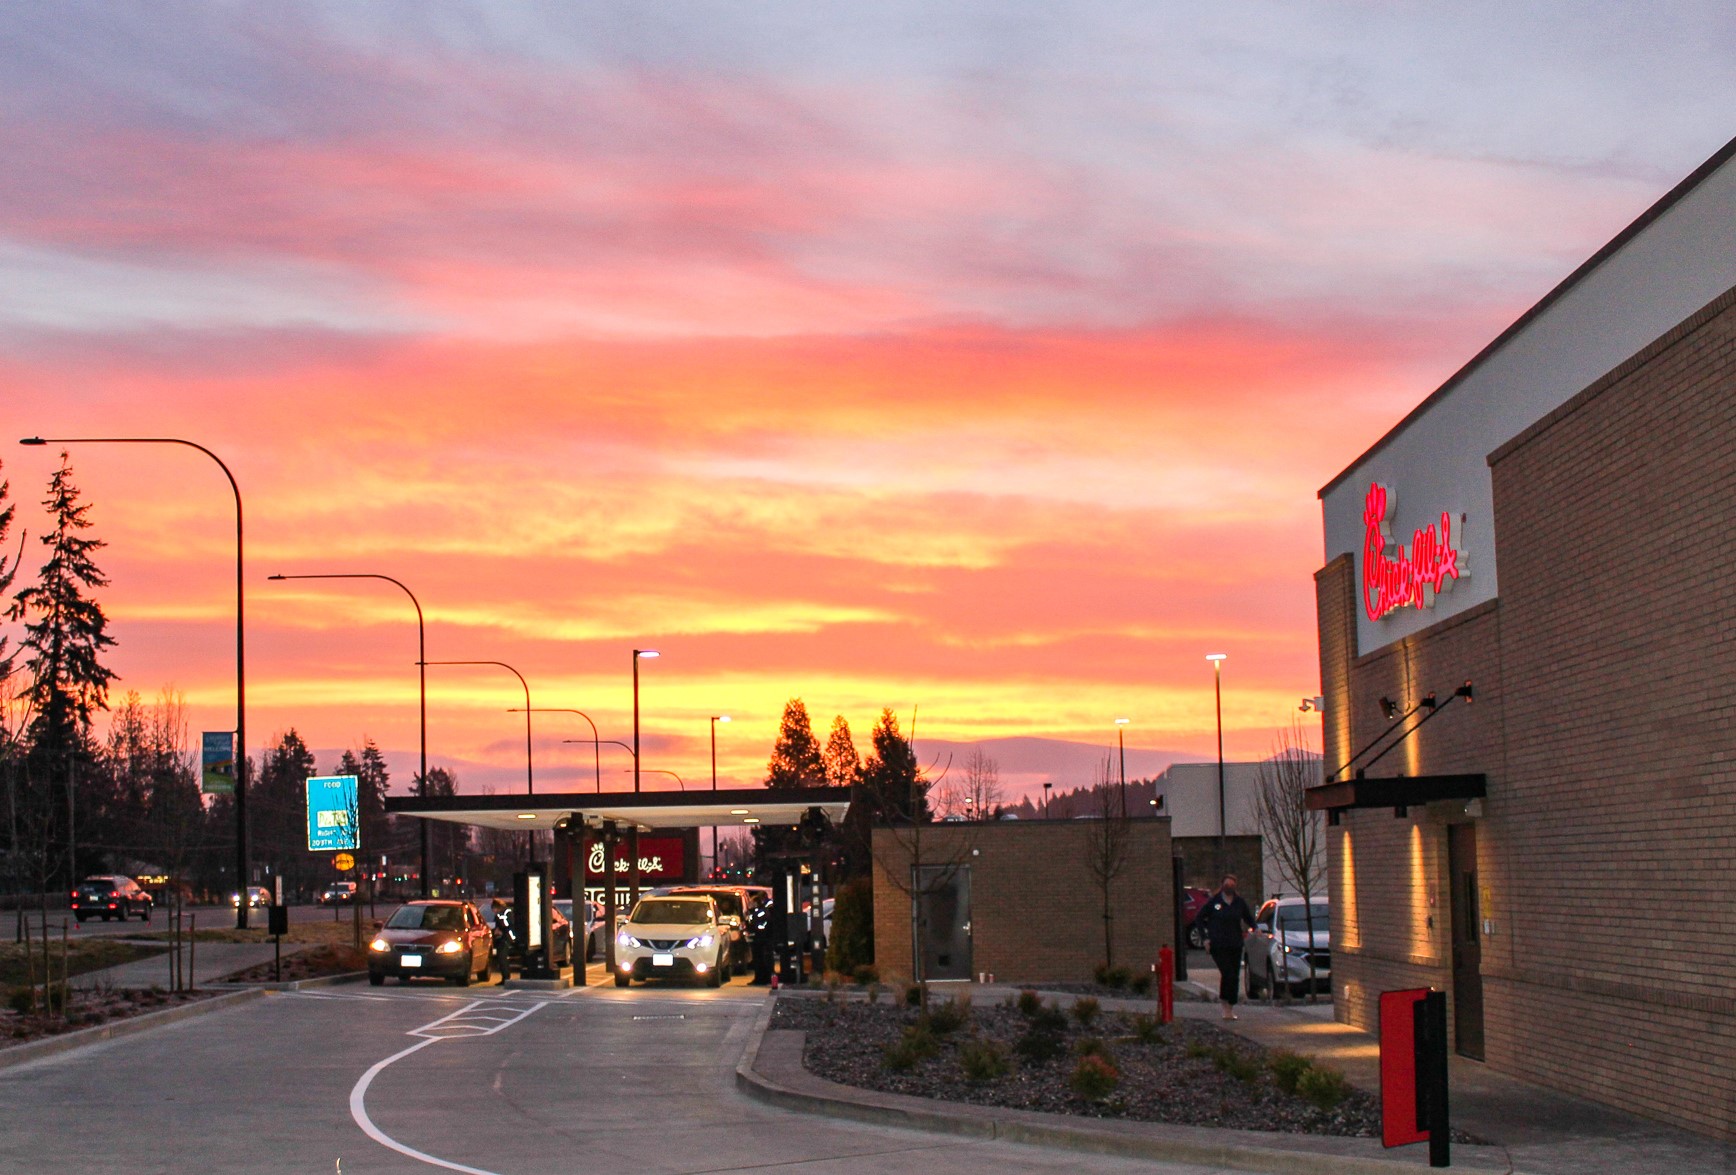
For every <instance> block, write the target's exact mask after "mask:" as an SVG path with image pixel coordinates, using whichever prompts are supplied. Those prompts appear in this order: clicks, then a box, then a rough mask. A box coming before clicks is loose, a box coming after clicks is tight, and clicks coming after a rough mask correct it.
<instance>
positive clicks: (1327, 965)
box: [1242, 897, 1332, 998]
mask: <svg viewBox="0 0 1736 1175" xmlns="http://www.w3.org/2000/svg"><path fill="white" fill-rule="evenodd" d="M1309 906H1312V907H1313V915H1314V936H1313V947H1312V961H1313V968H1312V977H1313V980H1314V987H1315V990H1316V991H1330V990H1332V929H1331V927H1332V920H1331V907H1330V906H1329V905H1328V903H1327V902H1326V901H1325V900H1324V899H1319V898H1316V899H1315V900H1314V901H1313V902H1310V903H1304V902H1303V901H1302V899H1301V898H1296V897H1291V898H1285V897H1280V898H1274V899H1273V900H1271V901H1269V902H1267V903H1266V904H1265V905H1263V906H1261V907H1260V910H1259V912H1258V913H1257V914H1255V915H1254V929H1253V931H1252V932H1251V933H1249V935H1248V938H1247V941H1246V942H1245V943H1244V944H1243V947H1242V951H1243V954H1244V956H1245V958H1244V960H1243V961H1244V963H1245V964H1246V966H1245V968H1244V970H1246V972H1247V975H1248V978H1247V987H1248V995H1249V997H1250V998H1252V997H1257V996H1262V995H1265V994H1266V993H1267V992H1276V991H1277V990H1278V988H1279V986H1280V985H1282V986H1283V987H1286V988H1288V989H1289V990H1290V991H1291V992H1292V993H1297V992H1306V991H1307V990H1308V980H1309V978H1310V968H1309V961H1310V953H1311V952H1310V946H1309V935H1308V908H1309Z"/></svg>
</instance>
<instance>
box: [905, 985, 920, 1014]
mask: <svg viewBox="0 0 1736 1175" xmlns="http://www.w3.org/2000/svg"><path fill="white" fill-rule="evenodd" d="M904 1002H905V1003H906V1004H907V1005H909V1006H910V1007H912V1008H920V1007H921V1006H922V984H920V983H913V984H911V985H910V986H909V987H907V988H905V989H904Z"/></svg>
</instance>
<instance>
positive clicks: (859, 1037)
mask: <svg viewBox="0 0 1736 1175" xmlns="http://www.w3.org/2000/svg"><path fill="white" fill-rule="evenodd" d="M771 1027H772V1028H773V1029H796V1030H799V1031H802V1032H805V1033H806V1034H807V1036H806V1044H805V1048H804V1052H803V1063H804V1065H805V1066H806V1068H807V1069H808V1070H809V1071H810V1072H812V1073H814V1074H816V1075H817V1076H820V1077H823V1078H825V1079H827V1080H829V1081H835V1082H838V1083H840V1084H843V1085H852V1086H857V1087H859V1088H863V1089H873V1090H880V1091H883V1092H886V1093H898V1094H907V1095H913V1096H916V1097H926V1098H937V1099H942V1100H946V1101H956V1102H968V1103H973V1104H976V1105H984V1106H998V1107H1003V1108H1007V1109H1017V1110H1039V1111H1045V1112H1049V1113H1060V1114H1072V1115H1078V1116H1087V1117H1094V1118H1124V1119H1130V1120H1136V1121H1145V1122H1166V1123H1172V1124H1175V1125H1185V1126H1207V1127H1219V1128H1231V1129H1238V1130H1264V1131H1276V1132H1288V1133H1305V1134H1328V1135H1340V1136H1349V1137H1357V1138H1370V1137H1379V1135H1380V1106H1379V1103H1378V1101H1377V1100H1376V1099H1375V1098H1373V1097H1372V1096H1370V1095H1369V1094H1367V1093H1364V1092H1362V1091H1361V1090H1358V1089H1355V1088H1352V1087H1351V1086H1349V1085H1348V1084H1346V1083H1345V1080H1344V1078H1343V1075H1342V1074H1340V1073H1338V1072H1337V1071H1336V1070H1333V1069H1330V1068H1327V1067H1324V1066H1317V1065H1314V1064H1312V1063H1310V1062H1309V1061H1308V1059H1307V1058H1304V1057H1301V1056H1299V1055H1297V1054H1294V1053H1287V1052H1281V1051H1269V1050H1267V1049H1265V1048H1262V1047H1261V1046H1260V1045H1258V1044H1255V1043H1254V1042H1252V1041H1249V1040H1246V1039H1244V1038H1242V1037H1239V1036H1237V1035H1235V1034H1234V1033H1231V1032H1228V1031H1226V1030H1224V1029H1222V1028H1219V1027H1217V1026H1216V1025H1214V1024H1211V1023H1208V1022H1205V1021H1200V1020H1188V1019H1178V1020H1176V1021H1174V1022H1173V1023H1170V1024H1167V1025H1160V1024H1158V1023H1157V1020H1156V1018H1155V1017H1153V1016H1146V1015H1134V1014H1128V1013H1122V1012H1099V1011H1098V1007H1097V1002H1096V1001H1095V1000H1092V999H1089V998H1086V999H1080V1000H1078V1001H1076V1002H1075V1003H1074V1005H1073V1007H1072V1008H1071V1009H1070V1010H1062V1009H1061V1008H1059V1007H1057V1006H1056V1005H1055V1004H1053V1003H1048V1002H1045V1001H1043V1000H1041V999H1040V998H1039V997H1038V996H1037V994H1036V993H1035V992H1023V993H1021V994H1020V995H1019V996H1017V997H1014V998H1010V999H1008V1000H1007V1001H1006V1002H1005V1003H1003V1004H998V1005H995V1006H992V1007H990V1006H982V1007H973V1006H971V1004H970V1002H969V1000H968V998H963V999H943V998H941V997H938V996H936V997H932V998H931V999H930V1002H929V1009H928V1011H926V1012H924V1011H922V1010H921V1009H919V1008H916V1007H911V1006H908V1005H903V1004H893V1003H883V1002H880V1001H879V1000H875V1001H873V1002H868V1001H862V1000H846V999H840V998H836V996H832V997H827V998H815V997H813V996H809V995H802V996H796V995H792V996H788V997H785V998H782V999H780V1000H779V1001H778V1003H777V1007H776V1010H775V1012H774V1014H773V1017H772V1021H771ZM1455 1133H1457V1132H1455ZM1465 1141H1470V1140H1469V1138H1468V1137H1467V1138H1466V1139H1465Z"/></svg>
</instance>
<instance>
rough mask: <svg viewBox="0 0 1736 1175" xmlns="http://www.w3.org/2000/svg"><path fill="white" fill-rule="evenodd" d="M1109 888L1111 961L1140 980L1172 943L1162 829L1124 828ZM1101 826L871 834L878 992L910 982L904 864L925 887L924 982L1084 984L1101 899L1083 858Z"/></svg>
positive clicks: (1095, 947)
mask: <svg viewBox="0 0 1736 1175" xmlns="http://www.w3.org/2000/svg"><path fill="white" fill-rule="evenodd" d="M1122 827H1123V828H1125V830H1126V838H1127V839H1126V842H1125V850H1126V851H1125V858H1124V861H1125V863H1124V865H1123V867H1122V869H1121V872H1120V873H1119V874H1117V875H1116V876H1115V878H1114V879H1113V880H1112V882H1111V883H1110V885H1111V888H1110V901H1111V909H1112V910H1113V911H1114V917H1113V921H1112V925H1111V933H1112V935H1113V942H1114V949H1115V963H1116V964H1117V965H1120V966H1126V967H1128V968H1130V969H1133V970H1144V969H1147V968H1149V967H1150V966H1151V965H1152V964H1153V963H1155V962H1156V961H1157V952H1158V949H1159V948H1160V947H1163V946H1173V945H1174V940H1175V936H1174V933H1173V927H1174V924H1175V904H1174V903H1175V897H1174V891H1173V885H1172V878H1173V874H1174V869H1173V866H1172V864H1171V859H1170V840H1169V820H1168V819H1167V818H1163V817H1143V818H1139V819H1134V820H1129V821H1126V822H1125V824H1124V825H1123V826H1122ZM1103 833H1104V822H1103V821H1101V820H992V821H985V822H981V823H963V824H930V825H925V826H924V827H923V828H922V831H921V837H922V841H921V846H920V850H918V846H917V845H916V843H915V838H914V836H913V835H912V833H911V832H910V830H909V829H892V828H885V827H882V828H876V829H875V830H874V961H875V963H876V965H877V966H878V967H879V968H880V975H881V978H882V979H884V980H886V981H887V982H899V981H903V980H907V979H909V978H911V977H912V975H913V974H914V968H913V967H912V965H911V960H912V950H911V948H912V944H913V943H914V942H915V940H916V936H915V928H914V926H913V920H912V901H911V893H910V890H911V888H912V882H911V881H910V880H909V879H910V877H911V862H912V861H913V860H915V859H916V857H917V855H918V851H920V856H921V860H922V861H923V862H924V866H925V873H926V874H927V877H926V878H925V879H924V880H923V881H922V882H921V883H920V884H919V885H918V886H917V888H918V889H919V891H920V893H921V895H922V900H923V902H924V905H925V907H926V917H925V919H924V922H925V927H924V942H925V947H924V952H925V958H926V964H925V974H926V977H928V978H932V979H968V978H972V977H974V976H977V975H980V974H984V973H987V974H991V975H993V976H994V977H995V978H996V979H997V980H998V981H999V982H1002V983H1041V982H1051V983H1057V982H1064V983H1080V982H1086V981H1089V980H1090V979H1091V977H1092V973H1093V972H1094V971H1095V970H1096V968H1097V965H1098V964H1099V963H1101V962H1103V959H1104V953H1103V952H1104V940H1103V891H1102V889H1101V888H1100V887H1099V885H1098V884H1097V882H1096V881H1095V880H1094V879H1093V877H1092V874H1091V871H1090V868H1089V866H1088V863H1087V862H1088V860H1089V858H1090V856H1091V854H1092V853H1093V851H1094V850H1095V849H1096V848H1097V845H1098V843H1099V842H1096V840H1095V838H1098V837H1101V836H1102V835H1103Z"/></svg>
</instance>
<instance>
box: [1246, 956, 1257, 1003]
mask: <svg viewBox="0 0 1736 1175" xmlns="http://www.w3.org/2000/svg"><path fill="white" fill-rule="evenodd" d="M1243 963H1244V966H1243V968H1242V970H1243V972H1244V974H1245V975H1246V982H1247V986H1246V989H1245V990H1246V991H1247V993H1248V998H1249V999H1251V1000H1257V999H1259V998H1260V984H1259V982H1258V981H1257V980H1256V979H1255V978H1254V965H1253V963H1252V962H1249V961H1247V960H1243Z"/></svg>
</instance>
